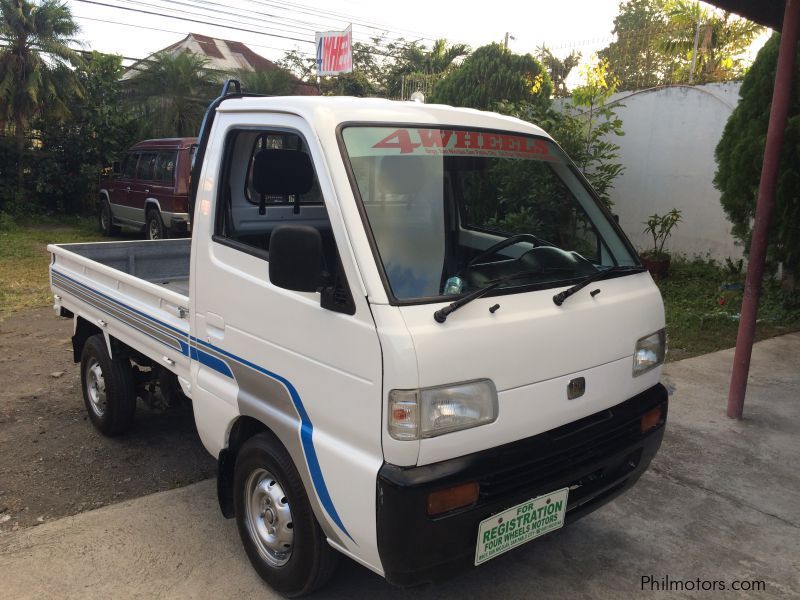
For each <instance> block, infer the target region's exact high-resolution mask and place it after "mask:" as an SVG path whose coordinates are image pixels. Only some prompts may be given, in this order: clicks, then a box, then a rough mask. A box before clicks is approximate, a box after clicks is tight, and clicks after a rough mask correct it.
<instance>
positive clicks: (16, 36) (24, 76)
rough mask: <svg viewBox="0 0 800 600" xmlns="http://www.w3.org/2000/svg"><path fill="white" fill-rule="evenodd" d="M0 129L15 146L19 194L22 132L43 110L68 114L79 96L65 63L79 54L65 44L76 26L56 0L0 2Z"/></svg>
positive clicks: (77, 58)
mask: <svg viewBox="0 0 800 600" xmlns="http://www.w3.org/2000/svg"><path fill="white" fill-rule="evenodd" d="M0 14H2V18H3V19H2V22H0V38H2V39H3V41H4V42H5V45H4V46H3V47H2V48H0V130H2V131H5V130H6V129H7V127H8V125H9V124H10V125H12V126H13V128H14V137H15V139H16V145H17V194H18V195H19V194H20V193H21V191H22V178H23V176H24V163H23V154H24V152H25V134H26V132H27V130H28V128H29V127H30V123H31V121H32V119H34V117H36V116H37V115H39V114H40V113H41V112H42V110H43V108H44V107H47V112H48V114H49V115H51V116H53V117H55V118H60V119H64V118H66V117H67V116H69V107H68V102H69V99H70V98H71V97H74V96H75V95H80V94H81V90H80V84H79V83H78V79H77V77H76V76H75V73H74V71H73V70H72V69H71V68H70V65H78V64H79V63H80V54H79V53H78V52H76V51H75V50H72V49H71V48H70V46H73V45H77V41H76V40H75V39H74V38H73V36H74V35H75V34H77V33H78V25H77V24H76V23H75V21H73V19H72V13H71V12H70V10H69V8H68V7H67V6H66V5H65V4H62V3H61V2H59V1H58V0H42V2H40V3H34V2H28V0H0Z"/></svg>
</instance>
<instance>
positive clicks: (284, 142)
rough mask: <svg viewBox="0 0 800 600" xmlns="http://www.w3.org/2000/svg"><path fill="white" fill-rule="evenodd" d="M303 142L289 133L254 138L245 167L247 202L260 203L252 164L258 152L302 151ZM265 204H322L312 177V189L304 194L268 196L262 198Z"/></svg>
mask: <svg viewBox="0 0 800 600" xmlns="http://www.w3.org/2000/svg"><path fill="white" fill-rule="evenodd" d="M303 146H304V143H303V140H302V139H301V138H300V136H299V135H297V134H295V133H289V132H281V133H278V132H263V133H261V134H259V135H258V137H256V138H255V141H254V143H253V149H252V151H251V152H250V161H249V163H248V167H247V177H246V179H245V188H244V194H245V197H246V198H247V200H248V201H249V202H252V203H253V204H259V203H260V202H261V197H260V194H259V193H258V192H257V191H256V190H255V188H254V187H253V164H254V161H255V156H256V155H257V154H258V152H259V151H260V150H265V149H269V150H295V151H300V152H302V151H303ZM264 202H265V203H266V204H286V203H289V202H291V203H294V202H299V203H301V204H322V203H323V202H322V194H321V193H320V190H319V185H318V184H317V178H316V177H314V183H313V185H312V188H311V189H310V190H309V191H308V192H306V193H305V194H301V195H299V196H296V195H295V194H289V195H285V194H268V195H266V197H265V198H264Z"/></svg>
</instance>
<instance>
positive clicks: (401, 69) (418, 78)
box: [387, 38, 470, 96]
mask: <svg viewBox="0 0 800 600" xmlns="http://www.w3.org/2000/svg"><path fill="white" fill-rule="evenodd" d="M469 53H470V47H469V46H467V45H466V44H452V45H448V44H447V40H446V39H443V38H442V39H438V40H436V41H435V42H434V43H433V46H432V47H431V49H430V50H428V49H427V48H426V47H425V46H418V45H417V44H416V43H413V44H409V45H408V46H406V47H405V48H403V49H402V50H401V51H400V53H399V56H398V59H397V62H396V66H395V67H394V69H393V70H392V72H391V73H390V75H389V81H388V83H387V88H388V89H387V91H388V92H389V94H390V95H391V96H398V95H400V93H401V87H403V83H402V82H403V79H404V78H405V79H406V80H408V81H413V82H415V83H418V84H419V85H420V86H421V87H423V88H425V89H426V90H430V89H431V88H432V87H433V85H434V84H435V83H436V82H437V81H439V79H441V78H442V77H443V76H444V75H445V74H447V73H448V72H449V71H450V70H451V69H453V68H454V67H455V65H456V62H457V61H458V60H459V59H461V58H464V57H465V56H467V55H468V54H469ZM405 91H406V92H407V91H408V90H405ZM404 95H405V96H408V95H409V94H407V93H406V94H404Z"/></svg>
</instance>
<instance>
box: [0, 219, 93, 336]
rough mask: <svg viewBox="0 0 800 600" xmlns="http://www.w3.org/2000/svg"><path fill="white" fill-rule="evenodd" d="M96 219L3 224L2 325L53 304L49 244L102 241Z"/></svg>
mask: <svg viewBox="0 0 800 600" xmlns="http://www.w3.org/2000/svg"><path fill="white" fill-rule="evenodd" d="M102 239H103V237H102V236H101V235H100V232H99V231H98V228H97V221H96V220H95V219H82V218H70V219H60V220H57V221H56V220H52V219H47V218H37V219H36V221H35V222H34V221H22V222H13V221H11V220H10V219H8V218H7V217H4V218H3V219H2V220H0V321H2V320H4V319H5V318H6V317H8V316H9V315H10V314H12V313H15V312H17V311H19V310H22V309H25V308H33V307H39V306H47V305H48V304H50V302H51V300H52V292H51V291H50V282H49V279H48V272H47V266H48V264H49V261H50V259H49V257H50V255H49V254H48V252H47V244H51V243H59V244H62V243H69V242H93V241H100V240H102Z"/></svg>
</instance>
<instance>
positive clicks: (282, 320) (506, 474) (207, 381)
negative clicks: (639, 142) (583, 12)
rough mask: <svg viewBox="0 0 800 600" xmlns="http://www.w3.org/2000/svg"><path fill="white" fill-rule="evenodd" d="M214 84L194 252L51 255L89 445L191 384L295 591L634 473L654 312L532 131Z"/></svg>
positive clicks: (621, 246)
mask: <svg viewBox="0 0 800 600" xmlns="http://www.w3.org/2000/svg"><path fill="white" fill-rule="evenodd" d="M227 92H228V88H227V87H226V90H225V92H224V93H223V96H221V97H220V98H219V99H217V100H216V101H215V102H214V103H213V104H212V105H211V107H210V108H209V111H208V113H207V116H206V120H205V122H204V126H203V130H202V132H201V136H200V141H199V146H198V151H197V155H196V157H197V158H196V163H195V166H194V170H193V188H194V189H193V192H192V193H193V197H192V199H193V200H194V208H193V209H192V213H191V214H193V223H192V238H191V240H188V239H184V240H163V241H141V242H140V241H123V242H107V243H91V244H64V245H51V246H50V247H49V250H50V252H51V253H52V264H51V267H50V274H51V281H52V289H53V293H54V297H55V309H56V311H57V313H58V314H60V315H62V316H65V317H70V318H73V319H74V337H73V347H74V358H75V361H76V362H80V365H81V375H82V384H83V393H84V397H85V402H86V406H87V410H88V412H89V415H90V417H91V420H92V422H93V423H94V425H95V426H96V427H97V428H98V429H99V430H100V431H102V432H103V433H105V434H107V435H116V434H120V433H122V432H124V431H125V430H126V429H127V428H128V427H130V426H131V424H132V422H133V419H134V412H135V407H136V403H137V397H144V395H145V394H147V393H150V391H151V390H152V389H153V386H152V385H151V384H152V383H153V382H157V383H159V384H160V385H161V386H162V388H163V390H164V394H169V395H170V396H171V397H174V396H175V395H179V394H178V390H181V391H182V392H183V394H185V396H186V397H188V398H189V399H191V404H192V407H193V411H194V417H195V421H196V424H197V430H198V432H199V434H200V438H201V439H202V441H203V444H204V445H205V447H206V448H207V449H208V451H209V452H210V453H211V454H212V455H213V456H215V457H217V458H218V465H219V467H218V478H217V479H218V495H219V503H220V507H221V510H222V513H223V514H224V515H225V516H226V517H235V518H236V522H237V526H238V529H239V533H240V536H241V539H242V542H243V545H244V548H245V550H246V553H247V555H248V557H249V559H250V560H251V562H252V564H253V566H254V567H255V569H256V570H257V571H258V573H259V574H260V575H261V576H262V577H263V578H264V579H265V580H266V581H267V582H268V583H269V584H270V585H271V586H272V587H273V588H274V589H276V590H278V591H279V592H281V593H283V594H286V595H289V596H296V595H301V594H305V593H308V592H311V591H313V590H314V589H316V588H318V587H320V586H321V585H322V584H324V582H325V581H326V580H327V578H328V577H329V576H330V574H331V573H332V571H333V568H334V566H335V564H336V559H337V557H338V556H339V555H340V554H344V555H346V556H349V557H350V558H351V559H353V560H355V561H357V562H358V563H360V564H362V565H364V566H366V567H367V568H369V569H371V570H373V571H375V572H376V573H379V574H381V575H383V576H384V577H385V578H386V579H387V580H388V581H389V582H391V583H394V584H397V585H402V586H406V585H413V584H416V583H420V582H428V581H436V580H439V579H441V578H443V577H446V576H448V575H450V574H451V573H453V572H456V571H458V570H460V569H463V568H471V567H474V566H476V565H480V564H482V563H484V562H486V561H487V560H490V559H491V558H494V557H496V556H498V555H500V554H502V553H503V552H505V551H507V550H510V549H512V548H515V547H517V546H519V545H521V544H523V543H524V542H527V541H529V540H532V539H533V538H536V537H538V536H540V535H542V534H544V533H547V532H550V531H553V530H555V529H557V528H559V527H561V526H562V525H564V524H567V523H571V522H573V521H575V520H577V519H578V518H579V517H581V516H583V515H585V514H587V513H588V512H590V511H592V510H594V509H596V508H597V507H599V506H601V505H602V504H604V503H605V502H608V501H609V500H611V499H612V498H614V497H615V496H617V495H618V494H620V493H621V492H623V491H624V490H626V489H628V488H629V487H630V486H631V485H633V484H634V483H635V482H636V480H637V479H638V478H639V476H640V475H641V474H642V472H643V471H644V470H645V469H646V468H647V466H648V464H649V463H650V461H651V459H652V458H653V456H654V455H655V453H656V451H657V450H658V448H659V445H660V443H661V439H662V436H663V432H664V423H665V420H666V414H667V393H666V390H665V388H664V387H663V386H662V385H661V384H660V383H659V377H660V374H661V365H662V363H663V360H664V354H665V332H664V310H663V304H662V300H661V296H660V294H659V291H658V288H657V287H656V286H655V285H654V283H653V281H652V279H651V277H650V275H649V274H648V273H647V272H646V271H645V270H644V269H643V268H642V267H641V265H640V263H639V261H638V259H637V256H636V253H635V252H634V250H633V248H632V247H631V244H630V243H629V241H628V240H627V239H626V237H625V235H624V234H623V233H622V231H621V230H620V228H619V227H618V226H617V225H616V223H615V222H614V219H613V218H612V217H611V215H610V213H609V212H608V211H607V210H606V208H605V207H604V206H603V205H602V204H601V203H600V202H599V201H598V199H597V197H596V195H595V194H594V193H593V191H592V190H591V189H590V187H589V186H588V184H587V182H586V181H585V179H584V178H583V177H582V176H581V174H580V172H579V171H578V170H577V169H576V167H575V165H574V164H573V163H572V162H571V161H570V160H569V158H568V157H567V156H565V155H564V153H563V151H562V150H561V149H560V148H559V147H558V145H557V144H556V143H554V142H553V140H552V139H551V138H550V137H549V136H548V135H547V134H546V133H545V132H544V131H542V130H541V129H539V128H538V127H536V126H534V125H531V124H530V123H526V122H523V121H520V120H517V119H513V118H509V117H504V116H500V115H496V114H492V113H487V112H481V111H476V110H468V109H457V108H451V107H446V106H434V105H425V104H421V103H414V102H392V101H385V100H377V99H353V98H313V97H300V98H297V97H293V98H266V97H250V96H248V95H246V94H241V93H239V92H234V93H227ZM145 387H147V390H145ZM620 526H621V527H624V523H623V524H621V525H620ZM209 551H210V552H211V551H213V549H209Z"/></svg>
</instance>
